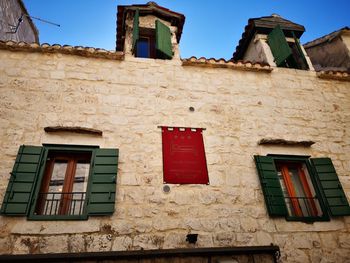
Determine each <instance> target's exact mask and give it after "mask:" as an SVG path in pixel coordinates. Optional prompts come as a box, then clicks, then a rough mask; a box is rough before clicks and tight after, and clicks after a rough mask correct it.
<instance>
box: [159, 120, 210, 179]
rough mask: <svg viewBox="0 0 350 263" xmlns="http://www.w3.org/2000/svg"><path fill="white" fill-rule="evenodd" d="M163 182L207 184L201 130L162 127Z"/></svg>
mask: <svg viewBox="0 0 350 263" xmlns="http://www.w3.org/2000/svg"><path fill="white" fill-rule="evenodd" d="M162 140H163V173H164V182H165V183H171V184H208V183H209V178H208V170H207V161H206V159H205V151H204V143H203V137H202V129H198V128H197V129H191V128H168V127H162Z"/></svg>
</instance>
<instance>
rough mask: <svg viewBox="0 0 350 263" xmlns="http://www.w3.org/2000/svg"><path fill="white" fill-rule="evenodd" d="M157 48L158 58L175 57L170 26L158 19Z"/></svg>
mask: <svg viewBox="0 0 350 263" xmlns="http://www.w3.org/2000/svg"><path fill="white" fill-rule="evenodd" d="M156 50H157V58H163V59H171V58H172V57H173V51H172V45H171V32H170V28H169V27H167V26H166V25H164V24H163V23H162V22H160V21H159V20H156Z"/></svg>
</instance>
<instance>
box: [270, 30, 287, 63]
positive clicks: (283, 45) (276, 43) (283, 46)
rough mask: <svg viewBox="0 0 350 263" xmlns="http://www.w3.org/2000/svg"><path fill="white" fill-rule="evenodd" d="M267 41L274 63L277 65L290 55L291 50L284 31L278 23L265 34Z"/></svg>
mask: <svg viewBox="0 0 350 263" xmlns="http://www.w3.org/2000/svg"><path fill="white" fill-rule="evenodd" d="M267 42H268V44H269V46H270V49H271V52H272V54H273V56H274V58H275V63H276V65H277V66H278V67H279V66H281V65H282V64H283V63H284V61H285V60H286V59H287V58H288V57H289V56H291V55H292V50H291V48H290V47H289V45H288V43H287V40H286V38H285V36H284V33H283V31H282V29H281V27H280V26H279V25H277V26H276V27H275V28H274V29H273V30H272V31H271V33H270V34H269V35H268V36H267Z"/></svg>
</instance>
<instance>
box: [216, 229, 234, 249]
mask: <svg viewBox="0 0 350 263" xmlns="http://www.w3.org/2000/svg"><path fill="white" fill-rule="evenodd" d="M235 240H236V237H235V234H234V233H233V232H229V231H227V232H226V231H225V232H217V234H216V236H215V240H214V245H216V244H217V245H219V246H232V245H233V244H234V242H235Z"/></svg>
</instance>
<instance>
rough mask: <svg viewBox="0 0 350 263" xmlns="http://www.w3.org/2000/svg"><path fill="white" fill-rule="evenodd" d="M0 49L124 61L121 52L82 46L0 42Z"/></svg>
mask: <svg viewBox="0 0 350 263" xmlns="http://www.w3.org/2000/svg"><path fill="white" fill-rule="evenodd" d="M0 49H7V50H11V51H24V52H42V53H61V54H68V55H75V56H82V57H91V58H104V59H113V60H123V59H124V53H123V52H120V51H117V52H116V51H108V50H105V49H100V48H93V47H82V46H69V45H63V46H62V45H59V44H53V45H50V44H47V43H43V44H41V45H39V44H37V43H32V44H28V43H25V42H14V41H0Z"/></svg>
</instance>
